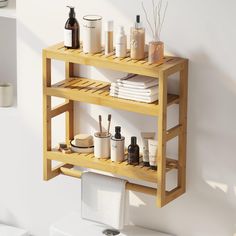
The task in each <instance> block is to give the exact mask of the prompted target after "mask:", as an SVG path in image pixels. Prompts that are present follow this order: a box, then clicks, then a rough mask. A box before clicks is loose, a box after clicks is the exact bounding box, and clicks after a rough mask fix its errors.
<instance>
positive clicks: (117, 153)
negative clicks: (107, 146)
mask: <svg viewBox="0 0 236 236" xmlns="http://www.w3.org/2000/svg"><path fill="white" fill-rule="evenodd" d="M124 159H125V138H124V137H121V139H116V138H115V137H112V138H111V161H114V162H122V161H124Z"/></svg>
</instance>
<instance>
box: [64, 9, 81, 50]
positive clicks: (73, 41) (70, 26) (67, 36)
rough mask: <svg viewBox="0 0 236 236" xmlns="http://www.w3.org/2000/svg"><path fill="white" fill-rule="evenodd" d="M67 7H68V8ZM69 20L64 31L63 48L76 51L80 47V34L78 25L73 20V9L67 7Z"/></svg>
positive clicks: (75, 20)
mask: <svg viewBox="0 0 236 236" xmlns="http://www.w3.org/2000/svg"><path fill="white" fill-rule="evenodd" d="M68 7H69V6H68ZM69 8H70V13H69V19H68V20H67V21H66V25H65V29H64V46H65V47H66V48H71V49H76V48H79V47H80V42H79V41H80V40H79V37H80V35H79V34H80V32H79V29H80V27H79V23H78V21H77V19H76V18H75V10H74V7H69Z"/></svg>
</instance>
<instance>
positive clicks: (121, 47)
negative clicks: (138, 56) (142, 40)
mask: <svg viewBox="0 0 236 236" xmlns="http://www.w3.org/2000/svg"><path fill="white" fill-rule="evenodd" d="M126 55H127V36H126V35H125V31H124V27H123V26H119V28H118V32H117V36H116V57H121V58H124V57H126Z"/></svg>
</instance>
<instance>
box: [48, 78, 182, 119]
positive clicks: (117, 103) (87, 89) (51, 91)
mask: <svg viewBox="0 0 236 236" xmlns="http://www.w3.org/2000/svg"><path fill="white" fill-rule="evenodd" d="M109 89H110V83H108V82H104V81H98V80H92V79H87V78H80V77H79V78H75V77H73V78H70V79H69V80H63V81H61V82H59V83H56V84H54V85H52V86H51V87H46V88H45V91H44V93H45V94H46V95H49V96H55V97H61V98H66V99H70V100H74V101H80V102H87V103H92V104H96V105H101V106H107V107H112V108H116V109H122V110H126V111H131V112H137V113H141V114H145V115H151V116H158V113H159V106H158V101H156V102H153V103H149V104H148V103H143V102H136V101H131V100H125V99H120V98H116V97H112V96H109ZM178 102H179V96H178V95H174V94H168V101H167V103H168V106H169V105H171V104H174V103H178Z"/></svg>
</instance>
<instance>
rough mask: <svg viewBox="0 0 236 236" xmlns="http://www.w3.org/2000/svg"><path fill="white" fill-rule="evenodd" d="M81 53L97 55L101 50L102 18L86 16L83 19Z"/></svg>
mask: <svg viewBox="0 0 236 236" xmlns="http://www.w3.org/2000/svg"><path fill="white" fill-rule="evenodd" d="M83 29H84V38H83V52H84V53H99V52H101V50H102V17H101V16H97V15H86V16H84V17H83Z"/></svg>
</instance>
